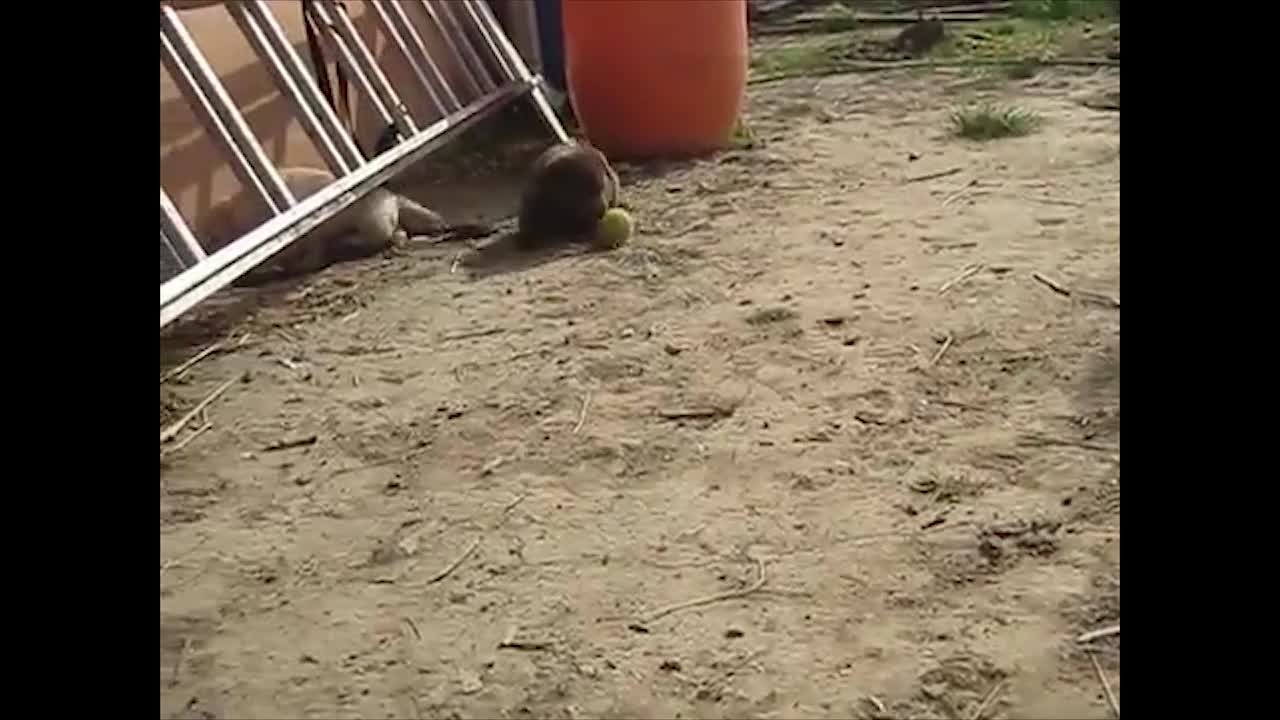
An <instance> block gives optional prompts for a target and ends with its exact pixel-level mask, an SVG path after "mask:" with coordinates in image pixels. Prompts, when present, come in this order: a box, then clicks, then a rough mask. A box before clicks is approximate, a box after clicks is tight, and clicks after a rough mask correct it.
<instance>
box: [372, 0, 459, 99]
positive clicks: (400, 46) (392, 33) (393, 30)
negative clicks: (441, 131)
mask: <svg viewBox="0 0 1280 720" xmlns="http://www.w3.org/2000/svg"><path fill="white" fill-rule="evenodd" d="M366 7H368V8H369V10H371V11H372V12H373V14H374V15H375V16H377V20H378V24H379V25H380V26H382V31H383V32H385V33H386V34H387V37H388V38H389V39H390V40H391V43H392V44H393V45H395V46H396V49H397V50H399V51H400V56H401V57H403V58H404V59H405V62H407V63H408V64H409V69H410V70H412V71H413V76H414V77H416V78H417V79H418V83H419V84H420V85H422V87H423V89H425V90H426V91H427V95H428V96H429V97H430V98H431V102H432V104H434V105H435V106H436V112H438V113H439V114H440V117H444V116H445V115H448V114H449V109H448V108H446V107H445V105H444V101H442V100H441V99H440V93H438V92H436V86H435V85H434V84H432V82H431V81H430V80H428V79H427V72H426V71H425V70H423V69H422V65H421V64H420V63H419V62H418V56H417V55H414V54H413V51H412V50H410V49H409V44H408V43H407V42H406V41H405V39H404V37H403V36H402V35H401V34H400V28H399V27H397V26H396V25H395V24H394V23H393V22H391V18H390V17H388V16H387V11H386V10H385V9H384V8H383V7H382V5H380V4H378V2H377V0H374V2H371V3H369V4H368V5H366Z"/></svg>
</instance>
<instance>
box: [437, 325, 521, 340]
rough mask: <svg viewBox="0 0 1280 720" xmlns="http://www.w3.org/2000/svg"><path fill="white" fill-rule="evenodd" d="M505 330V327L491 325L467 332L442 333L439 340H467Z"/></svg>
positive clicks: (496, 333)
mask: <svg viewBox="0 0 1280 720" xmlns="http://www.w3.org/2000/svg"><path fill="white" fill-rule="evenodd" d="M506 331H507V329H506V328H500V327H493V328H488V329H485V330H470V331H467V332H460V333H457V334H454V335H444V336H442V337H441V338H440V340H441V341H443V342H452V341H454V340H467V339H470V338H478V337H486V336H488V335H498V334H501V333H504V332H506Z"/></svg>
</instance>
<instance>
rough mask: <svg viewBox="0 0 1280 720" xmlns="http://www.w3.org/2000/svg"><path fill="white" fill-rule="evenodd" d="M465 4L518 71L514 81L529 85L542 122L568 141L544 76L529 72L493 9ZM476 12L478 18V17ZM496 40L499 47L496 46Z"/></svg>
mask: <svg viewBox="0 0 1280 720" xmlns="http://www.w3.org/2000/svg"><path fill="white" fill-rule="evenodd" d="M463 2H464V4H465V5H466V7H467V10H468V12H470V13H472V18H473V19H475V21H476V23H477V24H478V25H479V26H480V29H481V30H482V31H483V32H484V34H485V38H486V39H487V40H489V42H490V47H492V48H493V51H494V54H495V55H497V56H498V57H504V56H505V57H506V58H507V60H508V61H509V62H510V64H511V66H512V69H514V71H515V79H517V80H520V81H522V82H526V83H529V86H530V88H531V90H530V95H531V96H532V98H533V104H534V105H535V106H537V108H538V114H539V115H541V116H542V122H543V123H544V124H545V125H546V126H547V129H548V130H550V131H551V134H552V135H555V136H556V139H557V140H559V141H560V142H568V141H569V133H568V132H567V131H565V129H564V124H563V123H561V122H560V116H559V115H557V114H556V111H555V108H553V107H551V101H549V100H547V93H546V88H544V87H543V81H542V76H541V75H538V74H535V73H533V72H532V71H530V70H529V66H528V65H526V64H525V62H524V58H522V57H520V51H519V50H517V49H516V46H515V45H513V44H512V43H511V38H508V37H507V34H506V33H504V32H503V31H502V26H501V25H499V24H498V18H496V17H494V15H493V10H492V9H490V7H489V4H488V3H486V2H483V1H478V0H463ZM477 9H478V11H479V15H476V12H477ZM495 40H496V41H497V44H498V47H493V42H494V41H495Z"/></svg>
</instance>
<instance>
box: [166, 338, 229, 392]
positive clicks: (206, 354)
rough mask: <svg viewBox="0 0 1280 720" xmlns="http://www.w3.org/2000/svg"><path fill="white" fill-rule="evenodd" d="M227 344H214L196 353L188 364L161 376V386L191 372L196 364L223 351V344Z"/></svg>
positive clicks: (223, 341) (222, 342) (185, 363)
mask: <svg viewBox="0 0 1280 720" xmlns="http://www.w3.org/2000/svg"><path fill="white" fill-rule="evenodd" d="M225 342H226V340H219V341H218V342H216V343H213V344H212V345H210V346H209V347H207V348H205V349H203V350H201V351H200V352H198V353H196V354H195V355H193V356H192V357H191V359H189V360H187V361H186V362H184V363H182V364H181V365H179V366H178V367H176V368H173V369H172V370H170V371H169V372H167V373H165V374H164V375H161V376H160V384H161V385H163V384H165V383H166V382H168V381H170V380H172V379H174V378H176V377H178V376H180V375H182V373H184V372H186V371H188V370H190V369H191V368H192V367H193V366H195V364H196V363H198V362H200V361H201V360H203V359H205V358H207V357H209V356H210V355H212V354H214V353H216V352H218V351H219V350H221V349H222V346H223V344H224V343H225Z"/></svg>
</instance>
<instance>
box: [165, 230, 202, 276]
mask: <svg viewBox="0 0 1280 720" xmlns="http://www.w3.org/2000/svg"><path fill="white" fill-rule="evenodd" d="M160 249H161V250H163V251H168V253H169V257H171V258H173V262H174V263H175V264H177V266H178V272H182V271H183V270H186V269H187V268H189V267H191V266H192V265H194V264H195V262H193V261H191V260H189V259H187V258H186V257H183V254H182V253H181V252H179V251H178V246H177V244H176V243H174V242H173V241H172V240H170V239H169V238H168V236H166V235H165V234H164V230H163V229H162V230H161V231H160ZM176 274H177V273H174V275H176ZM170 277H173V276H172V275H171V276H170ZM160 282H164V281H163V280H161V281H160Z"/></svg>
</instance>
